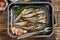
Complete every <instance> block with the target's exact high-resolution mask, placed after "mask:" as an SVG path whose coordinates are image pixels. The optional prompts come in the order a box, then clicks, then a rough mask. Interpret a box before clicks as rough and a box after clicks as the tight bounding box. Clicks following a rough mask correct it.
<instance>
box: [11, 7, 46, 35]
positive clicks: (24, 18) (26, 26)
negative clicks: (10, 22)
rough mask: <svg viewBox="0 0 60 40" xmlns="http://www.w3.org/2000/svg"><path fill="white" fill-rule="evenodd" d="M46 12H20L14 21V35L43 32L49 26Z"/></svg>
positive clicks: (30, 10)
mask: <svg viewBox="0 0 60 40" xmlns="http://www.w3.org/2000/svg"><path fill="white" fill-rule="evenodd" d="M46 18H47V17H46V16H45V10H41V9H40V8H37V9H33V8H28V9H24V10H22V11H21V12H19V14H18V16H17V17H16V19H15V20H14V27H13V28H11V31H12V33H13V34H16V35H22V34H24V33H27V32H35V31H40V30H43V29H44V28H45V27H46V24H47V19H46Z"/></svg>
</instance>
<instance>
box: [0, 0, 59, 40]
mask: <svg viewBox="0 0 60 40" xmlns="http://www.w3.org/2000/svg"><path fill="white" fill-rule="evenodd" d="M52 4H53V6H54V15H55V20H56V24H55V28H54V31H55V32H54V35H52V36H51V37H48V38H26V39H21V40H60V31H59V30H60V0H52ZM0 40H17V39H14V38H11V37H9V35H8V34H7V12H3V13H2V12H0Z"/></svg>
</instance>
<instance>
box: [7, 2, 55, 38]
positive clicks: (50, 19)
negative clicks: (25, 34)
mask: <svg viewBox="0 0 60 40" xmlns="http://www.w3.org/2000/svg"><path fill="white" fill-rule="evenodd" d="M19 5H35V6H36V5H37V6H44V7H46V8H47V12H46V15H47V21H48V22H49V25H48V27H52V29H51V30H52V31H51V32H49V33H47V34H45V35H42V34H36V35H33V36H32V37H50V36H51V35H53V33H54V31H53V28H54V16H53V15H54V14H53V6H52V4H51V3H49V2H20V3H11V4H10V5H9V6H8V28H7V32H8V35H9V36H11V37H13V38H18V36H17V35H13V34H12V33H11V31H10V29H11V27H12V26H13V23H12V22H13V21H14V14H13V13H12V10H13V8H14V7H15V6H19ZM10 23H11V24H10Z"/></svg>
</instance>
